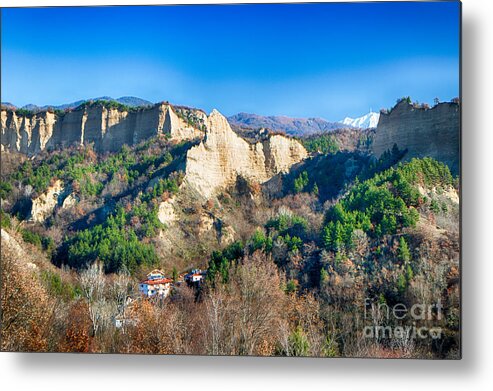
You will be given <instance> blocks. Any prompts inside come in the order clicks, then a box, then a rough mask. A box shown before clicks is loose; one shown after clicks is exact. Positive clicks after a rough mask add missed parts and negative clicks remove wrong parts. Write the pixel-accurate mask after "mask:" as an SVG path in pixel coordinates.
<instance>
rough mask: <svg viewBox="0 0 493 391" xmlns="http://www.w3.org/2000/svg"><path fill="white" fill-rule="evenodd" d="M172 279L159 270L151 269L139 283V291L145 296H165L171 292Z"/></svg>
mask: <svg viewBox="0 0 493 391" xmlns="http://www.w3.org/2000/svg"><path fill="white" fill-rule="evenodd" d="M172 283H173V280H172V279H171V278H166V277H165V275H164V273H163V272H162V271H160V270H153V271H152V272H150V273H149V274H148V275H147V279H146V280H144V281H141V282H140V284H139V292H140V293H141V294H142V295H144V296H146V297H154V296H159V297H167V296H168V295H169V293H170V292H171V285H172Z"/></svg>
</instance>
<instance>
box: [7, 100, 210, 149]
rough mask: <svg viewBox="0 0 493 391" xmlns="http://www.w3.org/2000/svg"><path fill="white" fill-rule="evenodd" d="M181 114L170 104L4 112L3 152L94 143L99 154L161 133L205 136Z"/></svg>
mask: <svg viewBox="0 0 493 391" xmlns="http://www.w3.org/2000/svg"><path fill="white" fill-rule="evenodd" d="M190 110H192V109H190ZM193 111H194V112H196V113H194V118H202V117H205V113H203V112H201V111H199V110H193ZM180 115H181V116H179V115H177V113H176V112H175V110H174V109H173V107H172V106H171V105H169V104H167V103H163V104H158V105H155V106H153V107H152V108H146V109H141V110H137V111H131V112H127V111H120V110H118V109H116V108H106V107H105V106H104V105H93V106H85V107H82V108H79V109H76V110H73V111H69V112H67V113H65V114H63V115H57V114H54V113H51V112H49V111H45V112H40V113H37V114H32V115H24V116H18V115H17V114H16V112H15V111H12V110H6V109H2V112H1V126H2V132H1V144H2V150H6V151H15V152H20V153H25V154H27V155H29V156H33V155H36V154H37V153H39V152H41V151H43V150H45V149H56V148H63V147H67V146H70V145H86V144H91V143H94V148H95V149H96V150H97V151H116V150H118V149H120V148H121V147H122V146H123V145H124V144H127V145H134V144H137V143H139V142H141V141H142V140H146V139H148V138H149V137H152V136H156V135H158V134H167V135H168V136H169V137H170V138H171V139H172V140H188V139H194V138H199V137H202V136H203V130H204V129H199V128H198V127H197V126H196V125H195V124H193V123H190V121H188V122H187V121H186V120H185V119H184V117H183V114H182V112H180ZM182 117H183V118H182Z"/></svg>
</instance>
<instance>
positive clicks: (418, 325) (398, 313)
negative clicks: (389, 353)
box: [363, 298, 443, 340]
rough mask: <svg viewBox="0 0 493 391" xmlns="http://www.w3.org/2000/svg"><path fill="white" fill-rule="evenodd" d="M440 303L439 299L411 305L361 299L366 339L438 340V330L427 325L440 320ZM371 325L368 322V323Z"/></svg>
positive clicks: (439, 331)
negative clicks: (362, 300)
mask: <svg viewBox="0 0 493 391" xmlns="http://www.w3.org/2000/svg"><path fill="white" fill-rule="evenodd" d="M442 310H443V306H442V304H441V302H440V301H438V302H437V303H434V304H425V303H417V304H413V305H412V306H411V307H408V306H406V305H405V304H404V303H398V304H395V305H393V306H389V305H387V304H386V303H381V302H374V301H372V300H371V299H369V298H365V317H364V320H365V323H367V325H366V326H365V328H364V330H363V334H364V336H365V337H366V338H375V339H392V338H404V339H407V340H409V339H411V340H414V339H417V338H419V339H427V338H432V339H440V338H441V337H442V329H441V328H440V327H429V325H430V324H433V323H434V322H437V321H440V320H441V319H442ZM370 322H371V324H368V323H370Z"/></svg>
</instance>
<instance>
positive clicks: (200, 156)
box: [185, 110, 307, 198]
mask: <svg viewBox="0 0 493 391" xmlns="http://www.w3.org/2000/svg"><path fill="white" fill-rule="evenodd" d="M206 128H207V130H206V134H205V138H204V139H203V140H202V142H201V143H200V144H199V145H197V146H195V147H193V148H191V149H190V150H189V151H188V153H187V162H186V174H185V183H186V184H187V185H188V186H190V187H192V188H193V189H195V190H197V191H198V193H200V194H201V195H203V196H204V197H206V198H209V197H210V196H211V195H213V194H214V193H215V192H216V191H217V190H218V189H221V188H225V187H227V186H229V185H232V184H234V183H235V181H236V179H237V177H238V176H239V175H241V176H243V177H244V178H246V179H249V180H252V181H255V182H258V183H263V182H266V181H267V180H269V179H270V178H271V177H272V176H274V175H276V174H278V173H280V172H282V171H287V170H288V169H289V168H290V167H291V166H292V165H293V164H295V163H298V162H300V161H301V160H303V159H304V158H306V157H307V152H306V150H305V148H304V147H303V146H302V145H301V144H300V143H299V142H298V141H296V140H294V139H291V138H288V137H285V136H282V135H271V136H269V137H268V138H267V139H265V140H263V141H259V142H256V143H249V142H248V141H246V140H244V139H243V138H241V137H240V136H238V135H237V134H236V133H235V132H233V130H232V129H231V127H230V125H229V123H228V121H227V120H226V118H224V117H223V116H222V115H221V114H220V113H219V112H218V111H216V110H213V111H212V113H211V114H210V116H209V117H208V118H207V126H206Z"/></svg>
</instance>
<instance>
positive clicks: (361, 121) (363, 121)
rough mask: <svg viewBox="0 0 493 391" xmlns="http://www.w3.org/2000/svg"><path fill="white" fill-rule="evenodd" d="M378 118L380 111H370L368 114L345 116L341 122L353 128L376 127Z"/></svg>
mask: <svg viewBox="0 0 493 391" xmlns="http://www.w3.org/2000/svg"><path fill="white" fill-rule="evenodd" d="M379 119H380V113H375V112H372V111H370V112H369V113H368V114H365V115H363V116H362V117H358V118H351V117H346V118H344V119H343V120H342V121H340V122H341V123H342V124H344V125H347V126H351V127H353V128H361V129H368V128H376V127H377V125H378V120H379Z"/></svg>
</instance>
